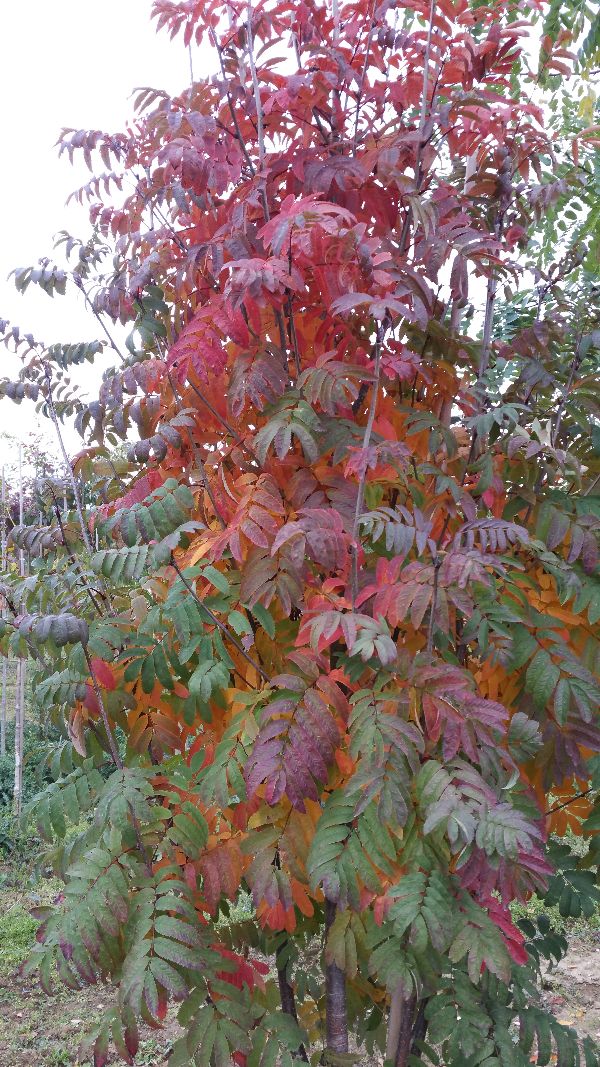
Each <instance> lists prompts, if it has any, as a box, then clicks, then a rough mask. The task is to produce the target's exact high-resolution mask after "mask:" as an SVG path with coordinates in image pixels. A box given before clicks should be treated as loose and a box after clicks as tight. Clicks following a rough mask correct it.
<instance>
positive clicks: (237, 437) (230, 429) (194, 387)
mask: <svg viewBox="0 0 600 1067" xmlns="http://www.w3.org/2000/svg"><path fill="white" fill-rule="evenodd" d="M188 385H189V387H190V389H192V391H193V392H194V393H195V394H196V396H197V397H198V398H199V399H200V400H201V401H202V403H203V404H204V405H205V407H207V408H208V410H209V411H210V412H211V414H212V415H214V416H215V418H216V419H218V421H219V422H220V423H221V426H223V427H224V429H226V430H227V433H229V434H231V436H232V437H233V439H234V441H235V442H236V444H238V445H239V446H240V448H243V449H244V452H247V453H248V455H249V456H250V458H251V459H253V460H256V456H255V455H254V453H253V452H252V451H251V450H250V449H249V448H248V446H247V444H245V442H244V441H243V439H242V438H241V437H240V435H239V433H237V432H236V431H235V430H234V428H233V426H230V425H229V423H228V422H227V419H225V418H224V417H223V416H222V415H221V414H220V413H219V412H218V411H217V409H216V408H215V407H213V405H212V404H211V402H210V400H207V399H206V397H205V396H204V394H203V393H201V392H200V390H199V389H198V386H197V385H194V383H193V382H191V381H190V380H189V378H188Z"/></svg>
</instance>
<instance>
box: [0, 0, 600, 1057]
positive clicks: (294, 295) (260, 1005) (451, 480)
mask: <svg viewBox="0 0 600 1067" xmlns="http://www.w3.org/2000/svg"><path fill="white" fill-rule="evenodd" d="M555 7H556V5H551V10H550V12H549V16H548V17H549V18H550V16H552V17H553V18H554V22H552V21H550V23H547V24H546V27H545V33H544V36H543V48H542V61H541V64H540V68H539V71H538V72H537V73H536V72H535V71H533V70H532V60H531V48H530V46H528V45H527V43H526V44H525V45H523V43H522V42H523V36H522V35H523V33H524V30H525V29H526V25H527V24H526V23H525V22H524V21H523V20H522V19H521V14H522V12H521V11H520V9H519V8H518V7H517V6H516V5H513V4H512V3H508V2H505V0H498V2H493V3H490V4H487V5H484V4H480V3H478V2H477V3H472V4H468V3H467V2H466V0H459V2H457V3H456V4H453V3H451V2H450V0H432V2H431V4H430V3H427V4H425V3H422V2H421V0H414V2H411V3H410V4H407V5H405V6H402V7H393V6H391V5H390V6H388V5H387V4H382V5H380V6H377V5H376V4H371V3H368V2H366V0H356V2H351V3H334V5H333V8H332V10H331V12H330V11H329V10H328V9H327V8H326V7H325V6H324V5H323V4H322V3H318V2H316V0H294V2H293V3H289V2H283V0H267V2H264V3H260V4H256V5H252V4H248V5H245V4H238V3H233V4H229V5H227V6H225V5H223V4H221V3H220V0H211V2H209V3H207V2H204V3H196V2H192V0H187V2H181V3H175V2H171V0H157V2H156V3H155V4H154V15H155V16H156V18H157V22H158V25H159V27H161V28H164V29H166V30H167V31H168V32H169V33H170V34H171V36H174V35H175V34H177V33H183V35H184V39H185V41H186V43H188V44H191V43H192V42H195V43H197V44H201V45H203V46H204V45H210V46H211V47H212V49H213V52H214V53H215V55H216V59H217V61H218V67H219V70H218V73H217V74H216V75H215V76H214V77H210V78H208V79H206V80H201V81H197V82H194V83H193V84H192V85H191V86H190V87H189V88H187V89H185V90H183V92H182V93H181V95H180V96H178V97H175V98H170V97H168V96H167V95H166V94H164V93H162V92H159V91H156V90H151V89H143V90H141V91H140V92H139V95H138V97H137V109H138V111H137V118H136V121H135V123H134V124H133V125H132V126H130V127H128V128H127V129H126V131H125V132H124V133H121V134H117V135H110V136H109V135H107V134H104V133H102V132H99V131H92V132H84V131H72V130H68V131H64V133H63V135H62V138H61V151H63V152H65V153H66V154H68V155H69V156H70V157H72V156H73V154H74V153H75V152H77V151H81V152H83V154H84V157H85V159H86V160H87V162H88V164H89V166H90V168H91V169H93V168H94V166H95V162H96V160H97V159H98V158H99V159H100V160H101V161H102V164H103V166H104V167H105V168H106V172H105V173H102V174H100V175H98V176H95V177H92V179H91V181H90V183H89V185H88V186H86V188H85V189H83V190H81V191H80V193H79V197H80V199H84V198H87V199H88V200H89V201H90V204H91V218H92V222H93V223H94V227H95V229H94V233H93V235H92V238H91V239H90V240H89V241H88V242H87V243H82V242H80V241H77V240H75V239H74V238H72V237H70V236H69V235H66V234H65V235H62V237H61V239H60V243H61V244H62V245H64V248H65V251H66V253H67V259H68V264H70V266H69V265H68V268H67V269H66V270H64V269H62V268H59V267H57V266H55V265H54V264H52V263H51V262H50V261H49V260H44V261H42V262H41V264H40V266H39V267H38V268H35V269H33V268H26V269H22V270H19V271H17V272H16V274H15V280H16V282H17V285H18V287H19V288H21V289H22V290H24V289H26V288H27V286H28V285H29V284H39V285H42V287H43V288H44V289H46V291H47V292H49V293H50V294H51V295H52V294H53V293H54V292H61V291H64V289H65V287H66V286H67V284H71V285H75V286H76V287H77V288H78V289H79V290H80V291H81V293H82V295H83V298H84V299H85V300H86V301H87V303H88V305H89V307H90V310H91V312H92V313H93V315H94V316H95V318H96V320H97V322H98V323H99V324H101V325H102V329H103V333H104V337H103V340H101V341H94V342H91V343H89V344H82V345H79V346H64V345H55V346H51V347H50V348H48V347H46V346H44V345H41V344H38V343H36V342H35V341H34V339H33V338H31V337H23V335H22V334H21V333H20V331H19V330H18V329H16V328H11V327H9V326H8V324H6V325H5V338H6V341H7V343H9V344H13V345H16V346H17V348H18V349H19V350H20V351H21V353H22V355H23V370H22V373H21V376H20V379H19V381H18V382H5V383H4V385H3V390H4V392H5V393H6V394H7V395H9V396H12V397H13V399H17V400H19V399H21V398H22V397H23V396H26V395H29V396H33V398H34V399H37V400H38V403H39V404H40V405H42V406H43V407H44V409H45V410H46V412H47V414H48V415H49V417H50V418H51V419H52V421H53V423H54V425H55V427H56V428H57V429H58V428H59V425H60V420H61V419H62V418H63V417H67V416H69V415H75V417H76V420H77V424H78V426H79V428H80V431H81V432H82V434H84V435H87V436H88V438H89V441H90V443H89V447H87V448H86V449H84V451H83V452H82V453H81V454H80V455H79V456H78V457H77V458H76V460H75V462H74V465H73V470H74V472H75V473H74V475H73V487H74V488H73V493H74V502H75V505H76V512H77V516H78V525H73V526H72V527H71V529H70V531H66V530H65V529H63V528H62V526H61V525H60V522H59V521H57V522H55V523H50V524H49V525H48V527H47V528H45V530H44V532H43V533H40V532H39V531H34V530H30V531H29V532H28V531H23V532H21V533H20V534H19V535H18V536H20V537H22V538H29V539H30V540H31V539H36V540H35V544H36V546H37V548H38V550H39V554H38V556H37V558H36V559H35V560H34V561H33V565H32V575H31V576H30V578H29V579H28V580H27V582H26V583H20V582H19V581H18V580H17V579H15V580H13V582H12V584H11V587H10V591H9V598H8V599H9V606H10V604H12V605H13V608H14V610H13V613H12V614H13V622H12V625H11V626H8V627H7V634H6V636H5V637H4V639H3V642H4V648H5V650H6V649H7V648H8V647H9V646H10V647H13V648H15V647H19V648H20V649H21V650H22V652H23V653H25V652H26V653H27V654H29V655H30V656H32V657H33V658H34V659H35V660H36V674H35V676H34V679H33V681H34V686H35V688H36V691H37V694H38V699H40V700H41V701H43V702H44V703H45V704H46V705H47V706H48V707H51V708H52V709H53V714H54V715H55V717H56V718H57V720H58V721H59V722H62V723H63V724H64V729H65V734H66V736H65V743H64V744H63V745H62V746H60V747H59V748H58V749H57V751H56V753H55V755H54V757H53V768H54V773H55V781H54V782H53V783H52V785H51V786H50V787H48V789H46V790H45V791H44V792H43V793H41V794H40V796H39V797H38V799H37V801H36V802H35V806H34V807H35V813H36V818H37V820H38V824H39V827H40V832H41V834H42V835H43V836H44V838H45V839H46V840H47V842H48V845H49V850H50V856H51V858H52V862H53V864H54V867H55V869H56V871H57V872H58V873H60V874H61V875H62V876H63V877H64V878H65V881H66V890H65V894H64V897H63V898H62V899H61V900H60V901H59V903H58V904H57V905H56V906H55V907H54V908H52V909H47V910H46V911H44V913H43V915H41V918H42V919H43V922H42V927H41V930H40V934H39V945H38V947H37V949H36V951H35V953H34V956H33V959H32V963H31V966H35V965H37V966H39V968H40V973H41V976H42V982H43V984H44V986H45V987H49V986H50V982H51V975H52V974H53V972H54V970H56V971H57V973H58V976H59V978H60V979H61V980H62V981H64V982H65V983H66V984H67V985H69V986H72V987H74V988H77V987H79V986H80V985H82V984H86V983H94V982H97V981H98V980H108V979H110V980H112V981H114V982H115V984H116V985H117V986H118V999H117V1001H116V1004H115V1007H114V1009H113V1010H112V1011H111V1012H110V1013H109V1014H108V1015H107V1017H106V1019H105V1020H104V1021H103V1023H102V1025H101V1026H100V1028H99V1030H98V1032H97V1034H96V1035H95V1053H94V1055H95V1064H96V1065H102V1064H104V1063H105V1062H106V1060H107V1055H108V1044H109V1037H110V1036H111V1035H112V1038H113V1039H114V1041H115V1044H116V1047H117V1049H118V1051H119V1052H120V1054H121V1055H122V1056H123V1058H124V1059H125V1060H127V1061H128V1062H130V1063H132V1062H133V1057H134V1055H135V1052H136V1049H137V1044H138V1022H139V1020H140V1019H143V1020H145V1021H146V1022H148V1023H150V1024H151V1025H153V1026H160V1025H161V1023H162V1021H163V1020H164V1018H165V1014H166V1011H167V1005H168V1003H169V1002H170V1001H182V1006H181V1010H180V1013H179V1018H180V1021H181V1023H182V1026H183V1027H184V1031H185V1032H184V1036H183V1037H182V1039H181V1041H179V1042H178V1043H177V1045H176V1046H175V1048H174V1050H173V1054H172V1056H171V1060H170V1062H171V1063H172V1064H173V1065H174V1067H176V1065H177V1064H189V1063H196V1064H200V1065H205V1064H206V1065H208V1064H211V1063H215V1064H217V1065H225V1064H228V1063H229V1062H230V1059H231V1057H233V1059H234V1061H235V1062H236V1063H239V1064H244V1063H248V1064H259V1063H260V1064H261V1065H262V1064H264V1065H266V1064H269V1063H274V1062H275V1061H276V1059H277V1058H278V1057H279V1062H281V1063H282V1064H287V1063H290V1062H291V1061H292V1060H293V1059H294V1058H295V1059H298V1058H300V1059H306V1058H311V1059H312V1060H313V1062H314V1061H316V1060H317V1059H319V1057H320V1056H321V1055H322V1056H323V1057H324V1059H325V1060H326V1061H327V1062H329V1063H332V1064H345V1063H348V1062H350V1060H349V1059H348V1056H349V1055H350V1052H349V1050H350V1036H351V1035H354V1037H355V1038H356V1040H357V1041H358V1042H359V1043H361V1044H362V1045H363V1046H364V1047H366V1048H368V1049H371V1048H372V1047H374V1046H376V1047H378V1048H379V1049H381V1050H384V1051H385V1053H386V1055H387V1058H388V1060H389V1062H390V1063H392V1064H394V1065H395V1067H404V1065H406V1064H407V1063H408V1062H409V1061H411V1062H412V1063H415V1062H433V1063H436V1062H440V1057H441V1062H443V1063H444V1064H445V1065H447V1067H458V1065H464V1064H473V1065H475V1064H485V1065H486V1067H492V1065H494V1064H506V1065H508V1064H511V1065H516V1067H519V1065H525V1064H529V1063H530V1062H532V1058H533V1062H537V1063H539V1064H544V1063H547V1062H548V1060H549V1058H550V1056H551V1053H552V1050H553V1049H556V1051H557V1054H558V1056H559V1062H561V1063H565V1064H566V1063H579V1062H583V1060H584V1059H585V1063H586V1064H597V1063H598V1062H599V1060H598V1056H597V1053H596V1052H595V1051H594V1049H593V1047H592V1045H591V1043H590V1042H586V1043H585V1046H584V1047H582V1048H580V1047H579V1046H578V1043H577V1040H576V1036H575V1035H574V1034H573V1032H572V1031H569V1030H568V1029H567V1028H565V1027H563V1026H561V1025H560V1024H558V1023H557V1022H556V1021H555V1020H554V1019H553V1018H552V1017H551V1016H549V1015H547V1014H545V1013H544V1011H543V1009H542V1006H541V1005H540V1004H539V1001H538V999H537V997H536V994H535V975H536V970H537V967H538V965H539V962H540V959H542V958H544V957H545V958H553V959H556V958H558V957H560V955H561V954H562V953H563V952H564V950H565V945H564V941H563V940H562V939H561V938H560V937H559V936H558V934H557V933H556V932H555V931H553V930H551V929H549V927H548V924H547V922H546V921H542V920H540V922H539V924H538V926H537V927H536V926H535V925H534V924H532V923H528V922H524V923H520V924H518V923H515V922H514V921H513V918H512V916H511V910H510V909H511V905H512V904H513V903H514V902H515V901H525V900H527V899H528V898H529V897H530V896H531V895H532V894H534V893H538V894H540V895H542V896H543V897H544V899H546V900H547V901H553V902H556V901H559V902H560V908H561V911H562V913H563V914H580V913H581V911H584V912H585V913H588V912H589V910H590V908H593V906H594V902H595V901H597V900H598V899H600V891H599V890H598V888H597V877H598V837H597V832H598V829H599V828H600V809H599V808H598V805H597V802H596V797H597V790H598V787H599V785H600V765H599V763H598V757H597V753H598V752H599V751H600V732H599V730H598V723H597V708H598V704H599V699H598V698H599V696H600V686H599V682H598V671H597V664H598V640H597V625H596V624H597V622H598V618H599V617H600V592H599V586H598V579H597V575H596V570H597V559H598V543H597V539H598V525H599V517H600V513H599V509H598V501H599V497H598V493H597V492H596V487H597V483H598V478H599V477H600V474H599V473H598V441H599V432H600V424H599V417H598V416H599V411H598V406H597V397H596V395H595V389H596V381H597V379H596V377H595V375H596V374H597V369H598V347H599V345H598V342H599V332H598V315H599V311H600V309H599V306H598V301H599V292H598V287H597V284H596V280H595V278H594V275H593V271H594V257H595V254H596V253H595V251H594V249H595V248H596V249H597V247H598V245H597V242H596V243H595V241H594V233H593V232H590V233H589V234H588V235H587V237H586V235H585V234H584V232H583V231H584V229H585V226H586V225H587V226H588V228H589V229H590V231H591V229H592V226H595V225H596V224H597V223H596V222H595V221H594V220H595V219H596V218H597V214H596V215H594V210H595V205H596V197H597V171H596V170H594V166H593V163H592V162H591V159H592V153H593V151H594V149H595V146H596V145H597V137H596V132H597V127H596V126H594V124H593V123H589V122H587V121H586V119H585V109H584V111H583V112H582V114H581V116H579V117H578V116H577V115H575V113H574V109H573V107H572V106H571V105H570V104H569V103H568V102H567V98H566V96H565V95H564V94H561V93H560V91H559V90H557V89H555V88H554V85H555V81H556V79H555V74H556V72H557V71H558V72H562V73H564V70H565V68H566V70H567V72H568V73H569V76H571V75H572V77H573V79H574V80H573V82H572V83H571V85H570V88H569V99H570V100H572V99H574V98H576V97H577V89H576V88H573V86H575V87H576V86H577V85H579V84H583V83H582V82H581V81H580V80H578V79H580V77H581V70H580V66H579V65H578V59H577V56H576V55H575V54H574V53H573V52H570V51H569V50H568V48H567V44H569V40H568V31H565V30H564V29H561V28H560V26H559V25H558V23H557V20H556V17H555V16H556V11H555ZM537 11H538V8H537V7H536V8H535V11H533V12H531V11H529V12H528V18H529V20H530V22H532V23H533V25H534V27H535V25H536V20H537V19H538V17H539V16H538V14H537ZM584 31H585V26H584V27H583V30H581V32H582V33H583V32H584ZM578 32H579V30H578ZM525 41H527V39H526V38H525ZM585 41H586V48H585V57H584V59H585V62H587V61H588V59H589V55H590V48H591V46H590V45H589V35H586V37H585ZM576 44H577V42H575V46H576ZM548 86H549V87H548ZM588 87H589V83H588ZM586 91H587V90H586ZM565 116H566V117H565ZM132 183H133V190H132V191H131V186H132ZM115 188H116V189H117V190H121V189H122V190H123V196H121V197H117V198H116V202H114V203H111V195H112V190H114V189H115ZM549 227H551V229H549ZM480 301H481V303H482V304H483V308H482V312H481V314H479V313H478V311H476V310H475V305H476V304H477V303H478V302H480ZM107 320H108V324H107ZM119 322H121V323H129V324H130V325H131V333H130V335H129V337H128V340H127V344H126V346H125V349H124V351H120V348H119V343H118V336H117V334H116V333H115V330H114V327H113V324H114V323H119ZM101 351H104V352H106V351H109V352H111V351H112V353H113V355H114V356H116V357H117V358H118V359H119V362H118V363H117V365H116V366H115V367H111V368H110V369H107V371H106V372H105V375H104V380H103V384H102V388H101V391H100V395H99V399H98V401H95V402H93V403H92V404H90V405H88V406H86V405H85V404H84V403H83V402H82V401H81V399H80V397H79V395H78V393H77V391H76V390H75V389H74V388H73V387H72V386H71V384H70V381H69V380H68V378H67V372H68V370H69V368H70V367H71V366H72V365H73V364H77V363H78V362H81V361H83V360H84V359H86V358H98V355H99V353H100V352H101ZM134 429H135V430H137V431H138V434H139V440H136V441H131V439H130V431H132V430H134ZM125 440H128V441H129V443H128V446H127V448H128V460H129V464H130V466H129V468H128V471H124V470H123V469H122V467H121V468H119V469H117V468H116V467H115V465H114V464H113V462H112V459H111V454H110V447H112V446H114V445H115V443H117V442H118V441H125ZM132 472H133V473H132ZM81 474H84V475H85V477H86V478H91V479H95V482H94V486H95V490H94V491H95V492H97V491H101V492H102V493H103V494H104V503H103V504H102V505H101V506H99V507H95V508H91V507H89V503H88V504H87V505H86V499H85V498H84V496H83V494H81V493H78V490H77V483H76V480H75V479H76V477H79V475H81ZM58 519H59V517H58V516H57V520H58ZM93 542H95V544H94V543H93ZM94 548H96V551H94V550H93V549H94ZM107 762H112V764H113V772H112V774H111V775H110V776H109V777H108V779H107V780H106V779H105V778H104V777H103V775H102V774H101V773H100V772H101V770H102V768H104V767H105V765H106V763H107ZM91 812H94V818H93V821H91V823H90V825H89V826H87V827H86V828H85V830H84V831H83V832H79V833H77V834H72V833H71V832H69V828H70V827H72V826H77V825H79V824H80V822H81V819H82V816H83V815H85V814H86V813H91ZM568 829H570V830H572V831H574V832H575V833H576V834H584V835H585V837H586V839H587V841H588V843H589V850H588V852H587V853H586V856H585V857H583V858H580V857H578V856H577V855H575V854H574V853H573V852H572V850H571V847H570V845H569V838H568V836H567V830H568ZM551 835H553V836H551ZM561 839H562V840H561ZM242 888H247V890H248V891H249V892H250V893H251V896H252V903H253V912H252V918H251V919H250V920H248V921H244V922H235V921H232V922H230V923H226V924H223V923H221V922H218V921H217V920H219V919H221V918H222V917H223V916H227V915H228V911H229V908H230V902H231V901H234V900H236V898H237V896H238V894H239V892H240V890H241V889H242ZM316 945H317V946H322V950H321V948H319V950H318V951H317V950H316V949H315V946H316ZM265 956H268V957H269V958H270V960H271V961H272V970H271V969H268V968H267V966H266V965H265V964H264V957H265ZM315 956H318V959H315ZM436 1050H438V1051H436ZM438 1053H439V1055H438Z"/></svg>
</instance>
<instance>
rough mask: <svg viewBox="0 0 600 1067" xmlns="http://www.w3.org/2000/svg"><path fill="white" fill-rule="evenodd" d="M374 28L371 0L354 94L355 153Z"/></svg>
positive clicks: (373, 7) (373, 5) (353, 139)
mask: <svg viewBox="0 0 600 1067" xmlns="http://www.w3.org/2000/svg"><path fill="white" fill-rule="evenodd" d="M374 29H375V0H373V4H372V5H371V25H370V27H369V36H368V37H367V47H366V50H365V61H364V63H363V69H362V74H361V76H360V85H359V87H358V93H357V95H356V112H355V115H354V136H353V138H352V141H353V146H354V147H353V151H354V153H355V154H356V142H357V139H358V120H359V118H360V105H361V103H362V96H363V92H364V88H365V81H366V78H367V68H368V65H369V52H370V51H371V41H372V40H373V31H374Z"/></svg>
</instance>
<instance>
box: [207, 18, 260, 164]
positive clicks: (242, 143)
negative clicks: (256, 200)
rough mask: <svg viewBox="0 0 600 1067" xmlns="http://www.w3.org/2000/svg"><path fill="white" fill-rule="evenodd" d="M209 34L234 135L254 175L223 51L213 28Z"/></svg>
mask: <svg viewBox="0 0 600 1067" xmlns="http://www.w3.org/2000/svg"><path fill="white" fill-rule="evenodd" d="M209 35H210V39H211V41H212V44H213V46H214V48H215V49H216V52H217V55H218V57H219V66H220V67H221V74H222V75H223V81H224V82H225V93H226V96H227V103H228V104H229V112H230V114H231V119H232V122H233V125H234V128H235V136H236V138H237V140H238V142H239V145H240V148H241V149H242V152H243V154H244V158H245V160H246V163H247V164H248V168H249V170H250V173H251V175H252V177H254V175H255V174H256V168H255V166H254V163H253V162H252V160H251V159H250V156H249V154H248V149H247V148H246V142H245V141H244V138H243V137H242V131H241V130H240V124H239V122H238V120H237V116H236V113H235V109H234V106H233V99H232V96H231V93H230V92H229V86H228V84H227V75H226V73H225V67H224V64H223V52H222V50H221V48H220V46H219V43H218V41H217V38H216V36H215V33H214V30H212V29H211V30H210V34H209Z"/></svg>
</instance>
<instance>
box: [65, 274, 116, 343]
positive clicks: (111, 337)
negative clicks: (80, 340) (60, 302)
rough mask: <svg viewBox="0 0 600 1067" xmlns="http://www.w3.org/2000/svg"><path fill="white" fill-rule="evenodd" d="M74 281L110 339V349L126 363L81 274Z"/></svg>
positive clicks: (76, 275) (75, 276) (74, 277)
mask: <svg viewBox="0 0 600 1067" xmlns="http://www.w3.org/2000/svg"><path fill="white" fill-rule="evenodd" d="M73 281H74V282H75V285H76V286H77V288H78V289H79V290H80V292H81V293H83V299H84V300H85V302H86V304H87V306H88V308H89V309H90V311H91V312H92V315H93V316H94V318H95V319H96V321H97V322H98V324H99V326H100V329H101V330H102V331H103V333H104V334H105V335H106V337H107V339H108V343H109V345H110V347H111V348H112V350H113V352H116V354H117V355H118V357H119V359H120V360H121V362H122V363H124V362H125V356H124V355H123V353H122V352H121V349H120V348H119V346H118V344H117V342H116V341H115V339H114V337H113V336H112V334H111V332H110V330H109V329H108V327H107V326H106V325H105V322H104V319H103V318H102V316H101V314H100V312H99V311H98V310H97V309H96V308H95V307H94V304H93V301H91V300H90V298H89V296H88V295H87V293H86V291H85V289H84V286H83V278H82V277H81V275H80V274H73Z"/></svg>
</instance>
